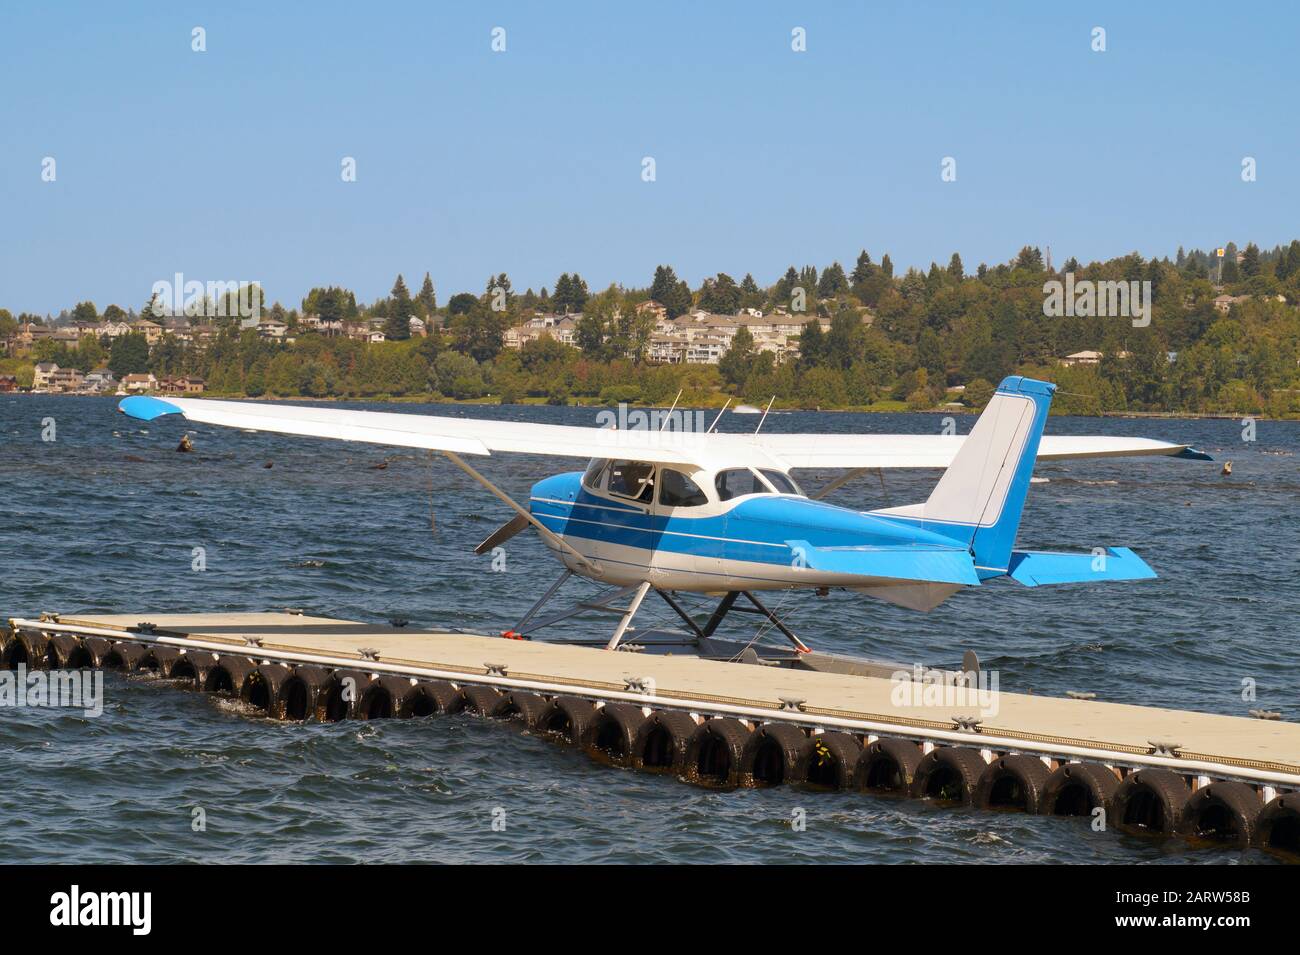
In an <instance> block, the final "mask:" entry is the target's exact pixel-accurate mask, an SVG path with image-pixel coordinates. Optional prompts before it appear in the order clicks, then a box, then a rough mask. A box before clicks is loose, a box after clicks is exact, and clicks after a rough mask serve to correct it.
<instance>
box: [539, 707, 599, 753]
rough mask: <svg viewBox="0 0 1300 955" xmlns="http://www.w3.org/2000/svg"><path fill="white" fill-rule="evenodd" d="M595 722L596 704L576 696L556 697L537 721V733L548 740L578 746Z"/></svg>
mask: <svg viewBox="0 0 1300 955" xmlns="http://www.w3.org/2000/svg"><path fill="white" fill-rule="evenodd" d="M595 721H596V704H594V703H592V702H591V700H584V699H582V698H580V697H576V696H557V697H555V698H554V699H552V700H551V704H550V706H548V707H547V708H546V712H545V713H543V714H542V716H541V718H540V719H539V720H538V721H537V727H536V730H537V732H539V733H541V734H543V735H545V736H547V737H548V738H550V739H554V740H558V741H560V742H564V743H569V744H571V745H573V746H580V745H581V744H582V739H583V737H584V736H585V735H586V734H587V733H588V732H589V731H590V730H591V725H592V724H593V723H594V722H595Z"/></svg>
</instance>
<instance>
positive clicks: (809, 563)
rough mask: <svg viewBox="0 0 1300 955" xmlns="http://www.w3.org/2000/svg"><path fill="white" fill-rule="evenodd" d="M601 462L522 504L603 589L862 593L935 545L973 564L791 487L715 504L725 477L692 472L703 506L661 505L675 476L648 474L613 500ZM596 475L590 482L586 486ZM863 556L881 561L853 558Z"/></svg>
mask: <svg viewBox="0 0 1300 955" xmlns="http://www.w3.org/2000/svg"><path fill="white" fill-rule="evenodd" d="M600 465H601V462H593V467H592V468H589V469H588V472H587V475H586V478H585V479H584V474H583V473H582V472H576V471H575V472H569V473H565V474H558V475H555V476H553V477H550V478H546V479H545V480H542V481H539V482H538V483H537V484H535V485H534V486H533V489H532V493H531V495H530V499H529V506H530V510H531V513H532V514H533V516H534V517H536V518H537V519H539V520H541V521H542V522H543V523H544V524H545V525H546V527H547V528H548V529H550V530H552V531H554V532H555V533H556V534H557V535H560V536H561V537H562V538H563V539H564V541H565V543H567V544H569V545H570V546H572V547H573V548H574V549H575V550H576V551H578V552H579V553H581V554H582V555H583V557H585V558H587V559H588V561H590V563H591V564H594V565H596V566H597V567H598V568H599V571H600V575H599V578H598V579H600V580H601V581H602V582H607V583H612V584H620V585H629V584H635V583H640V582H642V581H647V580H648V581H649V582H650V583H651V584H653V585H654V586H655V587H658V588H661V589H664V590H682V591H695V592H718V591H729V590H783V589H789V588H792V587H865V586H872V585H880V584H888V583H896V582H897V581H898V580H900V579H909V578H908V577H907V576H906V575H903V576H900V577H894V576H892V573H891V571H890V570H889V569H888V568H889V564H890V563H892V561H890V560H888V559H887V558H888V557H889V556H893V555H899V556H900V559H901V561H902V562H903V563H906V562H907V550H908V549H909V548H924V549H925V550H926V552H927V553H930V552H932V551H933V549H935V548H941V549H943V550H948V551H951V552H952V553H953V555H954V557H956V558H958V559H960V560H961V561H965V562H969V557H968V555H967V553H966V550H965V548H964V547H961V546H959V545H957V544H955V543H954V542H953V541H952V540H951V539H949V538H945V537H941V536H939V535H936V534H933V533H931V532H928V531H926V530H924V529H921V528H919V527H916V526H908V525H907V524H905V523H903V522H899V521H894V520H891V519H889V518H887V517H882V516H878V515H873V514H869V513H863V512H859V511H854V510H850V509H848V508H844V507H838V506H836V505H833V504H827V503H824V502H821V501H814V500H810V499H809V498H807V497H805V496H803V495H802V494H800V493H798V492H797V488H793V487H792V490H791V491H790V492H777V491H776V490H775V488H774V487H771V488H769V487H768V486H767V485H766V484H764V483H763V482H762V481H761V480H754V482H753V488H754V490H753V492H752V493H747V494H738V495H735V496H732V497H728V498H727V499H725V500H723V499H722V497H723V494H724V493H725V490H726V489H725V486H724V480H725V479H719V478H718V476H717V475H716V474H714V473H712V472H706V471H694V472H691V473H689V475H688V478H689V479H690V480H691V482H692V486H693V491H692V493H695V492H698V494H699V496H701V497H703V498H704V499H703V500H694V499H693V500H691V502H690V503H688V504H685V505H675V504H670V503H665V502H664V500H663V497H664V496H665V494H666V492H667V490H668V488H667V487H665V486H664V485H666V484H668V483H669V482H671V481H676V480H677V477H676V476H670V475H668V474H666V473H665V472H668V471H670V470H672V469H669V468H658V469H651V468H649V466H645V471H646V473H648V474H650V475H651V477H650V479H649V480H648V481H647V482H646V483H647V484H648V485H649V487H648V488H643V493H641V494H640V495H634V494H630V493H628V494H619V493H617V492H612V491H610V490H609V487H608V482H609V481H610V480H611V476H610V475H609V474H608V473H605V474H600V473H599V466H600ZM614 466H615V467H616V466H617V463H614ZM737 470H740V469H730V471H729V472H728V473H730V472H734V471H737ZM606 471H607V472H608V468H606ZM593 472H597V474H596V477H597V480H596V481H593V480H591V478H592V475H593ZM677 473H678V474H681V473H682V472H677ZM757 477H758V475H757V474H755V478H757ZM773 480H779V478H773ZM787 480H788V477H787ZM626 490H627V491H629V492H630V491H635V490H636V487H635V486H632V487H628V488H626ZM638 498H640V499H638ZM678 499H679V500H680V497H679V498H678ZM548 546H550V548H551V550H552V551H553V552H554V553H555V554H556V556H557V557H558V558H559V559H560V560H561V561H563V562H564V563H565V565H566V566H567V567H568V568H569V569H570V570H572V571H574V572H575V573H578V574H582V575H584V576H588V577H591V576H593V574H592V573H591V570H590V564H589V565H587V566H584V565H583V564H582V563H581V562H580V561H579V560H578V559H577V558H576V557H575V556H574V555H573V554H571V553H568V552H566V551H565V550H563V549H561V548H559V547H556V546H554V545H550V544H548ZM900 551H901V554H900ZM827 555H831V556H832V557H835V558H839V559H840V560H839V562H840V563H841V564H844V565H845V566H842V567H832V566H827V565H828V564H832V563H834V562H835V561H834V560H832V559H830V558H828V556H827ZM862 557H868V558H881V557H884V558H886V559H885V560H883V561H882V560H879V559H866V560H856V559H857V558H862ZM844 558H853V559H855V560H856V562H857V563H860V564H862V566H857V567H851V566H848V564H849V563H850V562H851V561H849V560H845V559H844ZM868 564H869V565H870V566H867V565H868ZM963 582H965V581H963ZM970 582H975V581H970Z"/></svg>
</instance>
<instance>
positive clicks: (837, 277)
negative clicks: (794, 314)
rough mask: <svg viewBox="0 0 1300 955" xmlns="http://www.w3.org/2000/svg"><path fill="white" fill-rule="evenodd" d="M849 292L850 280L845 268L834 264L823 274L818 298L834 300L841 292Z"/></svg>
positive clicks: (818, 285)
mask: <svg viewBox="0 0 1300 955" xmlns="http://www.w3.org/2000/svg"><path fill="white" fill-rule="evenodd" d="M848 290H849V280H848V277H847V276H846V275H845V274H844V266H842V265H840V264H839V263H838V262H832V263H831V265H830V267H829V268H828V269H826V271H824V272H822V275H821V279H820V280H819V281H818V282H817V297H818V298H834V297H835V296H836V295H839V294H840V293H841V292H847V291H848Z"/></svg>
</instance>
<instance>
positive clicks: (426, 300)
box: [415, 272, 438, 321]
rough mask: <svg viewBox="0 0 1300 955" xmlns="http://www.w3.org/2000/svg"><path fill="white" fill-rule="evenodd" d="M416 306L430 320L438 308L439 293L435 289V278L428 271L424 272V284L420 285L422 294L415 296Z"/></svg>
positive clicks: (423, 316)
mask: <svg viewBox="0 0 1300 955" xmlns="http://www.w3.org/2000/svg"><path fill="white" fill-rule="evenodd" d="M415 308H416V311H417V312H418V313H419V315H420V317H421V318H423V319H424V320H425V321H428V320H429V318H430V317H432V315H433V313H434V312H435V311H436V310H437V308H438V295H437V293H436V292H435V291H434V290H433V278H432V277H431V276H430V275H429V273H428V272H425V273H424V284H423V285H421V286H420V294H419V295H417V296H415Z"/></svg>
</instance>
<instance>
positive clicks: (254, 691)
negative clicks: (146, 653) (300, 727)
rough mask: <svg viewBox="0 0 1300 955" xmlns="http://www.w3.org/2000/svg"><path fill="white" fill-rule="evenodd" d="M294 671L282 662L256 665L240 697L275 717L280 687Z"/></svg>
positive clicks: (243, 684) (240, 689)
mask: <svg viewBox="0 0 1300 955" xmlns="http://www.w3.org/2000/svg"><path fill="white" fill-rule="evenodd" d="M160 668H161V661H160ZM292 672H293V671H292V670H290V669H289V668H288V667H287V666H284V665H283V664H280V663H263V664H262V665H261V666H258V667H254V668H253V669H252V670H250V671H249V672H248V675H247V676H246V677H244V682H243V683H242V684H241V685H240V687H239V698H240V699H241V700H243V701H244V702H245V703H250V704H252V705H253V706H256V707H258V708H259V709H261V710H262V712H264V713H265V714H266V715H267V716H271V717H274V716H275V703H276V698H277V697H278V696H279V695H280V687H281V685H283V683H284V681H285V680H287V679H288V678H289V675H290V674H291V673H292Z"/></svg>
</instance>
